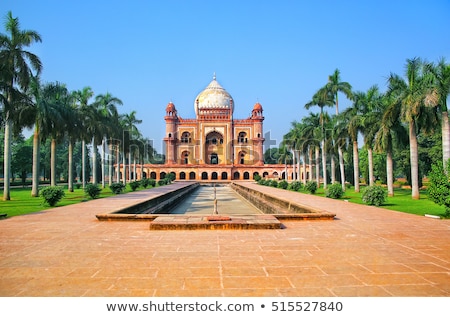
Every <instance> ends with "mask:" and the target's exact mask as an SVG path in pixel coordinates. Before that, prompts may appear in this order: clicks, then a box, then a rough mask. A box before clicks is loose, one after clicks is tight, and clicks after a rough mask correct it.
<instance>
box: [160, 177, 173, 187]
mask: <svg viewBox="0 0 450 317" xmlns="http://www.w3.org/2000/svg"><path fill="white" fill-rule="evenodd" d="M170 183H171V182H170V179H169V178H167V177H166V178H163V179H160V180H159V181H158V185H159V186H164V185H168V184H170Z"/></svg>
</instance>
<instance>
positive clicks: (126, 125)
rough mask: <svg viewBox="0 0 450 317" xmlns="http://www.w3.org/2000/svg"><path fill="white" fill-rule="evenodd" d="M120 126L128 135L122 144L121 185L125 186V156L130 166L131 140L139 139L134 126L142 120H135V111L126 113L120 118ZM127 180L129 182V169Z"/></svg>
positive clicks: (137, 131)
mask: <svg viewBox="0 0 450 317" xmlns="http://www.w3.org/2000/svg"><path fill="white" fill-rule="evenodd" d="M120 121H121V125H122V128H123V131H124V132H127V133H124V135H125V134H127V135H129V140H124V144H123V183H124V184H126V154H128V164H130V165H131V154H132V150H131V143H132V142H131V140H133V139H137V138H139V137H140V133H139V130H138V128H137V127H136V124H140V123H142V120H140V119H137V118H136V111H135V110H133V111H131V112H130V113H126V114H124V115H121V116H120ZM129 179H130V180H131V169H130V175H129Z"/></svg>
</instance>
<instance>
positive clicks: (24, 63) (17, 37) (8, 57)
mask: <svg viewBox="0 0 450 317" xmlns="http://www.w3.org/2000/svg"><path fill="white" fill-rule="evenodd" d="M5 30H6V31H7V32H8V33H9V34H8V35H5V34H1V33H0V74H1V75H0V76H1V77H0V81H1V82H2V85H1V93H2V94H3V95H4V97H3V98H2V100H3V106H4V120H5V143H4V189H3V200H10V199H11V195H10V178H11V138H12V128H13V118H14V115H15V113H14V112H15V110H16V108H17V106H18V102H19V98H18V97H20V96H21V95H22V94H21V92H20V91H19V90H18V88H20V89H21V90H22V91H26V90H27V88H28V86H29V84H30V81H31V76H32V75H31V73H32V70H34V71H36V73H39V72H40V71H41V69H42V64H41V61H40V59H39V58H38V57H37V56H36V55H35V54H33V53H31V52H29V51H27V50H24V48H25V47H28V46H30V45H31V44H33V43H34V42H41V36H40V35H39V33H37V32H36V31H32V30H21V29H20V24H19V19H18V18H13V16H12V13H11V11H9V12H8V14H7V16H6V22H5ZM21 99H22V98H21Z"/></svg>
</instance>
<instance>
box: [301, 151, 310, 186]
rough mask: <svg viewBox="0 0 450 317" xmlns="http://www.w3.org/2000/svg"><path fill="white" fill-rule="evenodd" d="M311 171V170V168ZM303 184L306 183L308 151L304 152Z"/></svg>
mask: <svg viewBox="0 0 450 317" xmlns="http://www.w3.org/2000/svg"><path fill="white" fill-rule="evenodd" d="M310 172H311V170H310ZM302 181H303V185H305V184H306V153H303V177H302Z"/></svg>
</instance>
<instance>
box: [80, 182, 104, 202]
mask: <svg viewBox="0 0 450 317" xmlns="http://www.w3.org/2000/svg"><path fill="white" fill-rule="evenodd" d="M84 192H85V193H86V194H88V195H89V197H91V198H92V199H95V198H98V197H99V196H100V193H101V192H102V189H101V188H100V186H98V185H97V184H87V185H86V187H84Z"/></svg>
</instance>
